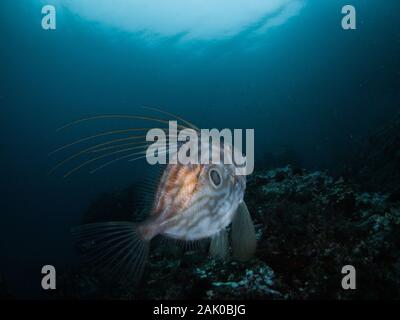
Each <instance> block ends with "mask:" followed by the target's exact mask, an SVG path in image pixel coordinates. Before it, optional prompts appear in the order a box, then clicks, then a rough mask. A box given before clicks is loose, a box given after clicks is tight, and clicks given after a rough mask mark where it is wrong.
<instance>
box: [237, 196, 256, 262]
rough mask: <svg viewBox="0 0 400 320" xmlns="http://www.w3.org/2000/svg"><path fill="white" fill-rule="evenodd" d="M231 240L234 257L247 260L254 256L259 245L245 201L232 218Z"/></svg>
mask: <svg viewBox="0 0 400 320" xmlns="http://www.w3.org/2000/svg"><path fill="white" fill-rule="evenodd" d="M231 242H232V255H233V258H234V259H236V260H240V261H246V260H249V259H251V258H252V257H253V255H254V253H255V251H256V247H257V239H256V232H255V228H254V224H253V221H252V219H251V216H250V212H249V210H248V209H247V206H246V203H244V202H242V203H241V204H239V207H238V208H237V210H236V213H235V215H234V217H233V220H232V231H231Z"/></svg>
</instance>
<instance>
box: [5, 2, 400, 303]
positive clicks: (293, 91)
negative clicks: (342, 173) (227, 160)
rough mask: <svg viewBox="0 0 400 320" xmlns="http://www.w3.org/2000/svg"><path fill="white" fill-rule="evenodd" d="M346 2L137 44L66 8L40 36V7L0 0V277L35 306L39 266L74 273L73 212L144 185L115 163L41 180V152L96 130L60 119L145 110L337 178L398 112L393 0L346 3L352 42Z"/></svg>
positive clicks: (130, 166) (138, 171)
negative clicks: (237, 138) (246, 27)
mask: <svg viewBox="0 0 400 320" xmlns="http://www.w3.org/2000/svg"><path fill="white" fill-rule="evenodd" d="M48 2H49V3H51V1H50V0H49V1H48ZM347 2H349V1H341V0H336V1H317V0H310V1H308V2H307V4H306V6H305V7H304V8H303V9H302V10H301V12H300V13H299V14H298V15H296V16H295V17H293V18H291V19H289V20H288V21H287V22H286V23H285V24H283V25H281V26H278V27H276V28H272V29H270V30H268V31H267V32H266V33H265V34H263V35H258V36H256V37H249V36H248V35H247V34H246V32H244V33H243V34H239V35H238V36H236V37H233V38H230V39H226V40H218V41H192V42H188V43H181V42H179V39H178V38H174V37H172V38H168V39H161V40H158V41H156V42H151V41H149V40H143V39H141V38H140V37H139V36H136V35H134V34H130V33H129V32H123V31H119V30H118V29H114V28H111V27H107V26H103V25H101V24H99V23H94V22H91V21H88V20H85V19H84V18H81V17H80V16H77V15H75V14H74V13H72V12H70V11H69V10H68V9H66V8H62V9H60V10H59V11H58V16H57V19H58V20H57V30H55V31H44V30H42V28H41V27H40V21H41V17H42V15H41V12H40V9H41V4H39V3H36V2H35V1H11V0H2V1H1V3H0V37H1V38H0V40H1V44H0V106H1V118H0V119H1V120H0V121H1V126H0V130H1V132H0V145H1V150H2V152H1V181H2V183H1V192H0V194H1V197H0V199H1V204H0V206H1V207H0V208H1V209H0V210H1V222H0V272H2V273H3V274H4V275H5V276H6V278H7V279H8V282H9V285H10V287H11V289H12V291H13V292H15V293H16V294H17V295H18V296H22V297H24V296H35V295H37V294H40V292H41V290H40V277H41V275H40V269H41V266H43V265H45V264H52V265H55V266H56V267H57V266H62V265H66V264H74V263H75V256H74V253H73V246H72V241H71V237H70V228H71V227H72V226H74V225H76V224H78V223H79V221H80V219H81V214H82V210H83V209H84V208H85V207H86V206H87V205H88V203H89V202H90V200H91V199H92V198H93V197H94V196H95V195H96V194H98V193H99V192H101V191H113V190H118V189H120V188H123V187H126V186H127V185H129V184H131V183H133V182H134V181H137V180H138V178H140V177H141V175H142V174H143V170H142V166H143V165H142V164H140V163H135V162H133V163H132V162H130V163H128V162H120V163H118V164H115V165H113V166H109V167H108V168H106V169H104V170H102V171H99V172H98V173H96V174H92V175H91V174H89V173H88V170H82V171H79V172H77V173H76V174H75V175H72V176H70V177H68V178H67V179H63V178H62V173H63V172H56V173H55V174H54V175H51V176H48V175H47V171H48V170H49V169H50V168H51V167H52V166H53V165H54V164H55V163H57V160H60V159H61V158H62V157H55V158H54V157H49V156H48V153H49V152H50V151H52V150H54V149H55V148H57V147H58V146H60V145H63V144H64V143H68V142H70V141H72V140H74V139H77V138H79V137H82V136H85V135H87V134H90V133H93V132H95V131H96V129H97V131H99V130H100V131H102V130H104V128H105V125H104V122H100V123H97V122H96V123H95V124H93V123H92V124H90V125H82V126H77V127H73V128H70V129H68V130H66V131H63V132H57V131H56V129H57V128H58V127H60V126H61V125H63V124H65V123H66V122H68V121H72V120H75V119H77V118H80V117H84V116H90V115H96V114H110V113H124V114H125V113H131V114H143V113H144V110H143V109H140V108H139V107H140V106H142V105H148V106H154V107H159V108H161V109H163V110H166V111H169V112H173V113H176V114H179V115H180V116H182V117H184V118H187V119H188V120H190V121H192V122H194V123H195V124H196V125H197V126H199V127H201V128H213V127H217V128H223V127H228V128H254V129H255V136H256V145H255V152H256V158H257V163H260V162H262V161H263V159H264V156H265V154H266V153H271V152H275V151H276V150H279V149H280V148H282V146H284V147H289V148H290V149H292V150H294V152H296V154H297V155H298V157H299V158H300V159H301V164H302V166H303V167H305V168H315V169H330V170H335V169H337V168H338V167H340V165H342V163H343V162H344V161H345V160H346V156H347V155H348V154H349V153H350V152H351V150H352V149H353V148H354V145H355V144H356V143H357V141H359V140H360V139H363V138H364V137H365V136H367V135H368V134H369V133H370V132H371V131H373V130H374V129H375V128H376V127H377V126H379V125H382V124H384V123H385V122H386V121H388V120H389V119H390V118H391V117H393V115H394V114H395V111H396V110H398V108H399V101H400V90H399V88H400V59H399V57H400V33H399V32H400V28H399V21H400V20H399V11H400V3H399V1H397V0H385V1H378V0H368V1H367V0H364V1H362V0H352V1H351V3H352V4H353V5H355V6H356V8H357V14H358V28H357V30H356V31H344V30H343V29H342V28H341V24H340V21H341V18H342V15H341V13H340V10H341V8H342V6H343V5H345V4H347ZM153 115H154V114H153ZM100 124H101V125H102V126H101V127H98V128H97V127H96V125H99V126H100ZM115 124H116V123H115V122H114V123H111V124H106V128H115ZM118 124H121V122H118ZM125 124H126V123H125ZM107 126H108V127H107ZM256 169H257V167H256ZM64 173H65V172H64Z"/></svg>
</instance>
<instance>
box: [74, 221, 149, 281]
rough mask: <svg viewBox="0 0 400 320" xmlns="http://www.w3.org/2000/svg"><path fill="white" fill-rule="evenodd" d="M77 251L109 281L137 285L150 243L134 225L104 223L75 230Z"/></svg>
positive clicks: (127, 223) (94, 269)
mask: <svg viewBox="0 0 400 320" xmlns="http://www.w3.org/2000/svg"><path fill="white" fill-rule="evenodd" d="M72 233H73V235H74V236H75V238H76V243H77V247H78V250H79V251H80V252H81V253H82V254H83V256H84V258H86V262H87V263H88V264H89V265H90V266H91V267H93V271H95V272H98V273H100V274H101V275H102V276H104V277H105V278H107V279H110V280H115V281H117V282H120V283H123V282H128V281H129V282H134V283H137V282H138V281H139V280H140V278H141V276H142V273H143V269H144V265H145V262H146V258H147V256H148V253H149V243H150V242H149V241H146V240H144V239H143V238H142V236H141V234H140V232H139V231H138V229H137V225H136V224H134V223H131V222H101V223H93V224H87V225H82V226H79V227H77V228H74V229H73V230H72Z"/></svg>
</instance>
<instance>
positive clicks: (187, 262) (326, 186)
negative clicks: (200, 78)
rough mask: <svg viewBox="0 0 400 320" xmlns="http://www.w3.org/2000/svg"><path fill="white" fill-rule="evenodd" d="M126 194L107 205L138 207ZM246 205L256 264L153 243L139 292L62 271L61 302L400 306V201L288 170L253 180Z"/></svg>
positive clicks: (268, 172)
mask: <svg viewBox="0 0 400 320" xmlns="http://www.w3.org/2000/svg"><path fill="white" fill-rule="evenodd" d="M120 195H124V196H122V197H121V196H120V197H116V198H115V197H114V198H112V197H111V198H110V197H109V196H108V199H118V201H119V202H121V201H122V202H123V201H131V200H129V199H130V198H131V197H130V193H129V192H126V193H121V194H120ZM99 199H100V198H99ZM99 199H98V201H100V200H99ZM124 199H125V200H124ZM103 200H104V199H103ZM245 200H246V203H247V205H248V208H249V210H250V212H251V214H252V216H253V219H254V222H255V225H256V231H257V237H258V240H259V241H258V249H257V253H256V256H255V257H254V259H252V260H251V261H249V262H246V263H242V262H237V261H232V260H228V261H216V260H214V259H211V258H209V257H208V255H207V247H208V243H207V242H201V243H198V244H197V245H196V246H194V247H193V246H191V247H189V248H188V247H185V246H182V245H180V244H177V243H172V242H158V241H156V242H155V243H154V244H153V250H152V251H151V255H150V259H149V261H148V264H147V266H146V270H145V275H144V277H143V279H142V282H141V283H140V285H139V287H136V288H133V287H131V286H129V285H126V286H116V285H115V284H112V283H107V282H105V281H103V280H101V279H99V278H97V277H95V276H93V275H91V274H90V272H89V271H88V270H86V269H81V268H78V269H74V270H69V271H66V272H64V275H63V276H62V277H61V279H60V281H59V286H58V287H59V288H63V289H60V290H59V294H60V297H69V298H71V297H72V298H111V299H195V298H196V299H374V298H389V299H391V298H399V297H400V250H399V248H400V232H399V231H400V202H398V199H397V198H393V197H391V196H390V194H383V193H371V192H363V191H362V188H360V187H359V186H358V185H356V184H354V183H351V182H348V181H346V180H345V179H343V178H341V177H338V178H333V177H331V176H329V175H328V174H327V173H325V172H320V171H314V172H311V171H307V170H304V169H300V168H295V167H292V166H287V167H283V168H277V169H270V170H264V171H259V172H256V173H254V174H253V175H252V176H251V177H250V178H249V181H248V187H247V192H246V199H245ZM101 201H102V200H101ZM111 202H112V201H111ZM99 207H101V206H99ZM120 207H121V208H125V209H126V210H128V209H127V208H128V207H129V206H128V205H124V204H120ZM91 208H92V209H91V211H90V212H91V218H90V220H91V221H95V220H96V219H95V214H94V213H95V211H93V210H94V209H93V208H96V205H94V206H92V207H91ZM123 211H124V210H123ZM128 211H129V210H128ZM101 212H102V211H101ZM100 216H101V219H103V218H104V217H103V216H102V215H100ZM345 265H353V266H354V267H355V268H356V271H357V290H343V289H342V287H341V280H342V277H343V275H342V274H341V270H342V267H343V266H345ZM60 282H61V283H60Z"/></svg>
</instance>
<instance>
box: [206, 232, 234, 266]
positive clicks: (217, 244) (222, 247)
mask: <svg viewBox="0 0 400 320" xmlns="http://www.w3.org/2000/svg"><path fill="white" fill-rule="evenodd" d="M228 246H229V245H228V233H227V232H226V229H222V230H221V231H220V232H218V233H217V234H216V235H214V236H213V237H212V238H211V244H210V255H211V256H212V257H213V258H215V259H219V260H226V259H227V258H228V250H229V248H228Z"/></svg>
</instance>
